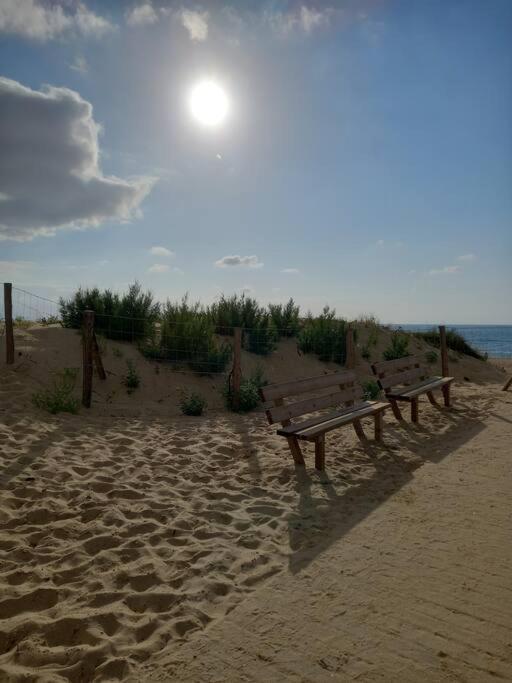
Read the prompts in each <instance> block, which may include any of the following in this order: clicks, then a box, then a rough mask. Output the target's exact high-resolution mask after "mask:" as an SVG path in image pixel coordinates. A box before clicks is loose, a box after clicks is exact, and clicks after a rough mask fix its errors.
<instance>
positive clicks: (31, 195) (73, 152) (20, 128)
mask: <svg viewBox="0 0 512 683" xmlns="http://www.w3.org/2000/svg"><path fill="white" fill-rule="evenodd" d="M0 111H2V119H1V125H0V149H1V150H2V154H1V155H0V187H1V188H2V192H3V194H4V199H3V200H2V201H0V240H1V239H12V240H17V241H25V240H31V239H32V238H33V237H35V236H36V235H46V236H50V235H54V234H55V232H56V231H57V230H58V229H59V228H65V227H74V228H85V227H89V226H97V225H99V224H101V223H103V222H104V221H107V220H114V221H128V220H130V219H131V218H133V217H134V216H137V215H140V209H139V207H140V204H141V202H142V200H143V199H144V197H145V196H146V195H147V194H148V193H149V191H150V190H151V188H152V186H153V184H154V182H155V179H154V178H151V177H142V178H137V179H131V180H123V179H121V178H117V177H114V176H105V175H103V173H102V172H101V169H100V167H99V162H98V160H99V155H100V150H99V145H98V130H99V126H98V124H97V123H96V122H95V121H94V118H93V112H92V106H91V104H90V103H89V102H87V101H85V100H84V99H82V98H81V97H80V95H79V94H78V93H77V92H74V91H73V90H69V89H68V88H55V87H52V86H45V87H44V88H43V90H42V91H36V90H31V89H30V88H27V87H25V86H24V85H22V84H21V83H18V82H16V81H12V80H10V79H7V78H0Z"/></svg>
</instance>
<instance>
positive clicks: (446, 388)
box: [441, 384, 451, 408]
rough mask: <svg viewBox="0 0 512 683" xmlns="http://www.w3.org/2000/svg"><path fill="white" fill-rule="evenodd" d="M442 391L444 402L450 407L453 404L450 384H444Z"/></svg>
mask: <svg viewBox="0 0 512 683" xmlns="http://www.w3.org/2000/svg"><path fill="white" fill-rule="evenodd" d="M441 391H442V392H443V398H444V404H445V406H446V407H447V408H449V407H450V405H451V402H450V385H449V384H444V385H443V387H442V389H441Z"/></svg>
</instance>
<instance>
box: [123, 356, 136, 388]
mask: <svg viewBox="0 0 512 683" xmlns="http://www.w3.org/2000/svg"><path fill="white" fill-rule="evenodd" d="M126 365H127V367H128V372H127V373H126V376H125V378H124V379H123V383H124V385H125V387H126V388H127V389H128V393H129V394H131V393H132V392H133V391H135V389H137V387H138V386H140V377H139V375H138V373H137V369H136V367H135V365H134V364H133V361H131V360H127V361H126Z"/></svg>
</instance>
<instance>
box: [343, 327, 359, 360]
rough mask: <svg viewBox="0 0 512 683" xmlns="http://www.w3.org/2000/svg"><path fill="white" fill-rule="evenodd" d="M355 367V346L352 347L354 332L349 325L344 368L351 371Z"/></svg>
mask: <svg viewBox="0 0 512 683" xmlns="http://www.w3.org/2000/svg"><path fill="white" fill-rule="evenodd" d="M355 366H356V353H355V346H354V330H353V329H352V326H351V325H349V326H348V328H347V337H346V358H345V367H346V368H347V369H348V370H353V369H354V368H355Z"/></svg>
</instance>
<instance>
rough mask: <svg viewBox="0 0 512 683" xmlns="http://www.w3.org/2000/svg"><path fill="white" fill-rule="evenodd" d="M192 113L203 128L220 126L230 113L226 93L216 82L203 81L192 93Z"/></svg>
mask: <svg viewBox="0 0 512 683" xmlns="http://www.w3.org/2000/svg"><path fill="white" fill-rule="evenodd" d="M189 104H190V111H191V113H192V116H193V117H194V118H195V119H196V121H198V122H199V123H201V124H202V125H203V126H211V127H213V126H219V125H220V124H221V123H223V122H224V121H225V119H226V117H227V115H228V113H229V100H228V97H227V95H226V92H225V91H224V90H223V89H222V88H221V87H220V86H219V85H217V83H215V82H214V81H201V82H200V83H198V84H197V85H195V86H194V87H193V88H192V91H191V93H190V102H189Z"/></svg>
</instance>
